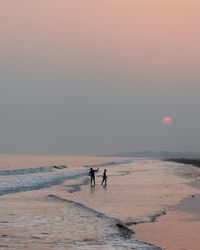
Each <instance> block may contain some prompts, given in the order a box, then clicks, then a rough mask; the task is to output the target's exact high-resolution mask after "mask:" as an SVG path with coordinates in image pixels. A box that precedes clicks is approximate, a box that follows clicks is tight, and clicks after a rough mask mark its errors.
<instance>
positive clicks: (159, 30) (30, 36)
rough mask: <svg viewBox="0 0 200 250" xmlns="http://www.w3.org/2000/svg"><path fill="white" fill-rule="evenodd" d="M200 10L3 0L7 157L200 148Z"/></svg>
mask: <svg viewBox="0 0 200 250" xmlns="http://www.w3.org/2000/svg"><path fill="white" fill-rule="evenodd" d="M199 7H200V3H199V1H197V0H173V1H172V0H163V1H159V0H151V1H149V0H135V1H132V0H123V1H122V0H117V1H116V0H109V1H107V0H101V1H99V0H97V1H93V0H85V1H81V0H78V1H74V0H59V1H53V0H49V1H44V0H29V1H26V0H18V1H10V0H2V1H1V3H0V36H1V40H0V54H1V58H0V65H1V68H0V89H1V91H0V115H1V125H0V153H30V154H33V153H36V154H37V153H39V154H68V155H69V154H74V155H80V154H86V155H91V154H110V153H115V152H121V151H128V152H130V151H138V150H171V151H172V150H174V151H199V147H200V138H199V127H200V116H199V105H200V96H199V93H200V91H199V90H200V89H199V80H200V76H199V66H200V61H199V58H200V49H199V43H200V37H199V32H198V30H199V22H200V20H199V19H200V17H199ZM165 116H170V117H172V118H173V124H171V125H170V126H164V125H163V123H162V120H163V118H164V117H165Z"/></svg>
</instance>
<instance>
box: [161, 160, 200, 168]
mask: <svg viewBox="0 0 200 250" xmlns="http://www.w3.org/2000/svg"><path fill="white" fill-rule="evenodd" d="M165 161H172V162H177V163H183V164H189V165H194V166H196V167H200V159H188V158H168V159H165Z"/></svg>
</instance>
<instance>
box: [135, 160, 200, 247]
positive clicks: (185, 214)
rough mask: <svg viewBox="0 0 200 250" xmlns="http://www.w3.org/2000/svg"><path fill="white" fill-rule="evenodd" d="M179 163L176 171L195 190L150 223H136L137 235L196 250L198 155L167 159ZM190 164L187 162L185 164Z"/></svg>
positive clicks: (199, 196) (199, 202) (199, 203)
mask: <svg viewBox="0 0 200 250" xmlns="http://www.w3.org/2000/svg"><path fill="white" fill-rule="evenodd" d="M164 161H166V162H172V163H179V164H178V165H177V166H176V170H175V171H173V172H174V174H175V175H177V176H180V177H181V178H183V179H185V180H187V181H186V183H185V184H186V185H187V186H190V187H194V188H195V189H194V192H193V193H192V192H191V193H190V194H188V195H186V196H185V197H183V198H182V199H181V200H180V201H179V202H178V203H177V204H175V205H172V206H169V208H168V210H167V212H166V214H163V216H160V217H159V218H158V219H157V220H155V221H154V222H153V223H147V224H139V225H136V227H135V232H136V238H137V239H139V240H140V239H145V241H148V242H151V243H153V244H155V245H157V246H160V247H164V249H165V250H179V249H187V250H199V245H200V240H199V235H198V232H199V231H200V211H199V207H200V177H199V176H200V169H199V165H198V160H197V159H186V158H181V159H180V158H178V159H167V160H164ZM188 165H189V166H188Z"/></svg>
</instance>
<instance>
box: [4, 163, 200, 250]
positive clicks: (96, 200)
mask: <svg viewBox="0 0 200 250" xmlns="http://www.w3.org/2000/svg"><path fill="white" fill-rule="evenodd" d="M112 161H113V159H112ZM112 161H111V162H112ZM64 163H66V162H62V164H64ZM89 163H90V162H89ZM91 164H92V165H95V166H96V164H101V163H99V162H98V161H97V159H94V160H93V162H92V163H90V165H89V166H91ZM85 165H88V163H86V162H84V164H82V167H76V166H75V168H73V167H71V166H70V164H67V163H66V166H69V169H68V168H61V169H58V168H53V170H54V171H53V172H52V171H50V172H48V171H47V172H45V171H46V170H49V168H47V169H43V168H42V169H41V168H37V167H36V168H35V170H34V171H33V170H32V169H30V171H33V172H34V173H30V174H27V171H28V170H26V171H25V174H24V175H23V174H22V175H19V177H20V176H21V177H22V176H24V177H26V179H27V180H28V178H29V176H33V177H34V179H33V180H35V179H36V180H37V178H38V177H39V175H38V173H37V172H38V171H39V172H40V171H41V173H39V174H40V175H42V176H43V177H45V176H47V175H48V176H49V177H51V176H52V175H53V176H54V175H55V173H64V172H65V171H71V170H72V169H74V171H77V170H78V171H80V170H81V171H84V172H87V171H88V169H86V168H85ZM62 166H63V165H62ZM104 167H105V166H104V165H102V166H101V167H100V171H99V173H98V174H97V176H96V182H97V185H96V186H95V187H90V185H89V183H90V182H89V177H88V175H87V173H86V174H85V175H83V176H79V178H75V179H66V180H65V181H64V182H62V183H59V185H55V186H51V187H48V188H43V189H40V190H32V191H28V192H19V193H13V194H10V195H4V196H1V197H0V200H1V203H2V206H1V209H0V213H1V215H2V218H4V219H2V220H1V221H0V227H1V232H0V235H1V236H0V238H1V240H2V242H7V238H6V237H8V238H9V237H11V236H12V237H13V235H14V239H17V237H18V235H17V233H18V229H17V228H18V227H16V226H17V225H18V223H20V224H19V225H20V227H22V228H23V230H24V232H25V233H27V234H28V236H29V233H28V232H26V230H27V227H26V224H27V225H29V224H31V225H32V224H35V226H34V227H32V226H30V227H28V229H29V230H28V231H30V236H29V237H30V240H32V238H31V237H32V236H31V235H32V234H33V235H34V237H36V238H34V242H35V243H34V244H43V242H42V241H41V240H40V239H44V240H47V239H49V240H50V238H48V237H50V236H51V234H52V233H53V235H52V236H51V237H53V238H54V239H55V240H56V237H57V238H58V239H60V241H61V243H62V244H63V245H64V244H70V246H73V247H75V248H71V249H79V248H78V247H77V248H76V246H74V245H73V244H75V242H74V243H73V241H69V240H67V241H66V240H65V239H64V238H62V237H64V236H61V235H59V233H58V232H59V230H62V234H63V235H66V236H67V235H68V236H70V237H72V238H73V237H79V236H78V235H77V234H78V232H80V233H81V235H82V234H83V235H84V237H85V238H83V239H82V241H79V243H80V244H82V243H83V244H86V245H87V242H90V240H91V238H92V241H91V242H93V243H91V242H90V243H89V244H94V246H95V247H94V248H93V249H96V247H97V245H98V244H102V240H103V239H104V238H100V241H99V238H98V237H99V236H100V237H101V235H104V233H106V231H105V232H104V231H102V229H101V227H102V228H104V226H105V225H107V226H106V227H105V228H106V230H108V231H109V230H111V231H112V230H114V231H115V230H116V229H117V228H118V229H117V231H119V232H124V236H126V233H128V234H129V236H130V237H129V238H128V239H126V238H124V239H123V237H124V236H123V234H116V237H121V236H123V237H122V238H121V239H120V244H128V246H129V247H130V246H131V244H134V243H135V244H136V245H137V244H147V245H146V247H149V249H166V250H179V249H181V248H180V246H181V247H182V249H184V248H183V246H184V245H185V244H186V243H187V242H190V244H191V246H192V244H194V245H199V244H200V242H198V239H194V238H192V234H191V233H190V232H189V233H188V230H193V229H196V232H198V230H200V224H198V223H196V222H195V223H194V218H195V220H196V218H197V221H198V220H199V222H200V214H198V208H199V207H200V191H199V189H197V186H198V185H197V184H198V183H199V175H200V169H199V168H196V167H193V166H190V167H188V166H187V165H184V164H177V163H176V162H169V161H162V160H158V159H140V160H138V159H137V160H136V159H135V161H133V162H131V163H129V164H112V165H107V166H106V168H107V170H108V185H107V186H106V187H104V186H101V185H100V183H101V178H102V175H101V173H102V171H103V169H104ZM25 169H26V168H25ZM10 171H12V170H11V169H10ZM20 171H22V168H19V173H21V172H20ZM9 173H10V172H9ZM11 173H12V172H11ZM13 173H14V174H15V173H16V170H15V171H14V172H13ZM22 173H23V172H22ZM28 173H29V172H28ZM65 174H66V173H65ZM4 177H5V176H1V177H0V178H1V179H2V180H3V179H4ZM54 177H55V176H54ZM7 178H8V179H9V178H11V179H10V180H12V181H13V180H14V179H15V178H16V175H13V176H11V177H10V176H7ZM31 180H32V179H31ZM40 181H42V180H40ZM56 197H57V198H56ZM54 198H55V199H54ZM47 201H48V202H47ZM70 206H71V207H74V209H75V210H74V212H73V213H75V211H76V210H77V209H78V210H79V212H78V214H80V213H81V214H82V213H83V215H84V214H85V213H86V215H87V216H86V221H85V222H82V224H81V225H80V226H81V228H82V227H83V230H80V229H79V228H76V227H77V226H78V225H79V224H77V223H79V222H78V221H76V216H77V215H76V214H74V215H73V216H72V220H74V222H73V225H74V226H73V227H75V229H74V228H73V230H74V231H73V230H72V231H71V226H67V225H68V223H70V221H71V219H70V217H69V214H68V212H70V213H71V212H72V210H70ZM68 207H69V208H68ZM65 211H66V212H65ZM67 211H68V212H67ZM92 211H96V212H97V213H93V212H92ZM191 211H194V212H195V211H196V214H195V213H194V214H192V213H191ZM90 212H91V214H94V215H95V214H96V215H97V217H95V216H96V215H95V216H94V217H95V218H93V216H92V217H91V220H92V221H91V223H89V224H87V223H88V221H87V220H90ZM38 213H39V214H38ZM54 213H55V215H54ZM57 213H58V214H57ZM63 213H64V214H65V215H64V217H63V216H61V215H62V214H63ZM8 214H9V215H10V216H11V217H12V220H11V219H10V216H7V215H8ZM60 214H61V215H60ZM100 214H102V215H105V216H103V217H102V218H104V219H105V220H104V219H103V221H105V225H104V224H102V223H104V222H103V221H101V216H100V217H99V215H100ZM20 218H21V219H20ZM23 218H24V219H23ZM37 218H41V221H43V220H44V225H43V226H42V227H44V229H45V230H44V232H43V231H40V230H41V227H40V220H38V219H37ZM106 218H108V221H107V219H106ZM83 219H84V216H83V217H80V221H82V220H83ZM29 220H30V221H29ZM57 220H58V222H56V221H57ZM93 220H94V221H93ZM96 220H97V221H98V222H97V223H96V224H95V223H94V222H95V221H96ZM51 221H52V223H54V222H53V221H55V223H56V224H55V225H54V227H52V226H53V225H51ZM109 221H110V222H111V225H113V226H111V228H110V227H109V223H110V222H109ZM117 221H118V222H119V223H117V224H116V223H115V222H117ZM5 222H6V223H8V225H7V224H5ZM22 222H23V223H22ZM49 222H50V224H48V223H49ZM191 222H192V223H191ZM13 223H14V224H13ZM21 223H22V224H21ZM84 223H86V224H84ZM98 223H100V224H99V225H98ZM113 223H114V224H113ZM93 224H94V225H93ZM115 224H116V225H115ZM6 225H7V226H9V225H10V226H9V227H8V228H7V229H6V230H7V231H6V233H5V232H4V229H5V226H6ZM84 225H89V227H91V230H93V229H92V228H94V231H91V230H90V229H89V228H88V229H87V230H86V232H87V233H86V232H85V226H84ZM100 225H101V226H100ZM57 226H58V228H57ZM12 228H13V229H16V230H17V231H16V232H15V230H11V229H12ZM22 228H21V229H19V230H22ZM37 228H38V229H37ZM183 228H184V229H185V231H187V237H186V236H185V235H184V234H183V233H184V232H183V231H182V230H181V229H183ZM36 229H37V230H36ZM173 229H174V230H176V233H175V232H173V234H172V235H171V232H172V231H173ZM114 231H112V232H114ZM20 232H21V231H20ZM45 232H46V233H48V235H47V234H46V233H45ZM130 232H132V234H130ZM43 233H45V235H46V236H44V235H43ZM102 233H103V234H102ZM4 235H7V236H4ZM120 235H121V236H120ZM131 235H132V236H131ZM175 235H176V237H175ZM97 236H98V237H97ZM37 237H38V239H37ZM96 237H97V238H96ZM197 238H198V237H197ZM84 239H85V240H84ZM94 239H96V240H97V242H96V240H94ZM186 239H187V240H186ZM191 239H192V242H191ZM88 240H89V241H88ZM107 240H108V241H107ZM107 240H106V241H105V244H108V245H106V246H109V247H110V248H109V249H113V246H114V245H112V244H116V242H115V240H117V238H116V239H114V238H109V237H108V238H107ZM47 241H48V240H47ZM112 241H114V242H112ZM48 242H49V241H48ZM95 242H96V243H95ZM98 242H99V243H98ZM100 242H101V243H100ZM61 243H59V244H61ZM2 244H3V243H2ZM15 244H18V243H15ZM26 244H28V245H26V248H27V246H29V247H30V246H31V243H27V242H26ZM95 244H97V245H95ZM109 244H110V245H109ZM170 244H174V245H175V246H172V245H170ZM16 246H17V247H16ZM37 246H38V247H39V245H37ZM41 246H42V245H41ZM111 246H112V247H111ZM192 247H193V246H192ZM39 248H40V247H39ZM11 249H20V250H23V248H19V246H18V245H15V248H11ZM43 249H48V248H43ZM59 249H63V248H62V247H61V248H59ZM65 249H68V248H67V247H65ZM89 249H90V248H89ZM97 249H100V248H98V247H97ZM116 249H118V248H116ZM119 249H120V248H119ZM130 249H131V248H130ZM132 249H137V247H136V246H135V248H132ZM145 249H148V248H145ZM187 249H192V250H197V248H194V247H193V248H187Z"/></svg>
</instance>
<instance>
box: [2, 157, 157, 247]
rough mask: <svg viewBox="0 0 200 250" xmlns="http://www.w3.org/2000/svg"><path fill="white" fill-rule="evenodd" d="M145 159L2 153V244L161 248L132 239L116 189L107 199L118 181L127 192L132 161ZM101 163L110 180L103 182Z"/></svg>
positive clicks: (132, 170)
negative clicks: (92, 178)
mask: <svg viewBox="0 0 200 250" xmlns="http://www.w3.org/2000/svg"><path fill="white" fill-rule="evenodd" d="M146 161H147V160H146V159H142V158H130V157H129V158H119V157H95V156H63V155H0V204H1V206H0V249H10V250H11V249H12V250H24V249H27V248H28V249H38V250H50V249H58V250H61V249H63V250H64V249H77V250H79V249H86V250H87V249H88V250H89V249H91V250H100V249H110V250H112V249H117V250H118V249H119V250H122V249H139V250H158V249H161V248H160V247H157V246H154V245H152V244H150V243H148V242H143V241H138V240H136V239H135V233H134V230H133V229H132V228H130V227H129V224H128V223H127V221H128V219H127V220H123V219H122V217H123V216H122V217H121V216H120V213H121V212H120V211H121V210H120V209H119V210H118V209H117V206H120V202H119V203H118V200H119V199H120V197H119V196H120V195H121V193H120V192H118V193H116V197H117V198H116V199H113V201H112V202H111V199H112V197H114V195H113V193H112V192H113V190H114V188H115V190H118V189H117V185H118V184H119V185H121V186H120V187H119V189H120V188H121V187H123V189H124V190H126V185H127V190H129V191H127V192H129V193H130V188H132V187H131V185H130V183H131V174H132V172H134V166H136V165H137V167H138V164H139V165H140V164H141V165H144V164H145V162H146ZM150 162H151V163H152V161H150ZM91 167H93V168H94V169H98V168H99V173H97V176H96V182H97V184H96V187H90V179H89V176H88V172H89V169H90V168H91ZM105 168H106V169H107V171H108V184H107V187H106V186H104V187H101V185H100V183H101V175H102V172H103V170H104V169H105ZM127 178H129V179H127ZM126 180H128V181H127V182H126ZM119 185H118V186H119ZM95 192H96V194H95ZM116 192H117V191H116ZM124 192H125V193H126V191H124ZM109 195H110V196H109ZM128 196H130V194H128V193H127V197H128ZM79 197H81V198H79ZM109 197H110V198H109ZM104 199H105V200H104ZM108 199H109V210H108V211H109V212H106V209H107V204H108V202H107V201H108ZM117 199H118V200H117ZM100 202H101V204H100ZM128 202H129V201H128V199H127V204H128ZM93 204H95V205H94V206H93ZM102 204H103V205H102ZM112 206H113V211H114V210H115V213H114V212H112ZM130 206H131V205H130V204H129V207H130ZM101 208H102V209H101ZM116 211H118V213H119V216H118V215H117V213H116ZM124 213H126V212H125V211H124ZM132 213H134V211H132ZM127 216H128V217H130V214H128V215H127ZM147 217H148V214H146V218H147ZM132 224H134V221H133V223H132Z"/></svg>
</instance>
